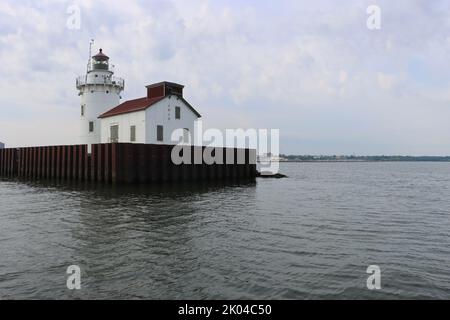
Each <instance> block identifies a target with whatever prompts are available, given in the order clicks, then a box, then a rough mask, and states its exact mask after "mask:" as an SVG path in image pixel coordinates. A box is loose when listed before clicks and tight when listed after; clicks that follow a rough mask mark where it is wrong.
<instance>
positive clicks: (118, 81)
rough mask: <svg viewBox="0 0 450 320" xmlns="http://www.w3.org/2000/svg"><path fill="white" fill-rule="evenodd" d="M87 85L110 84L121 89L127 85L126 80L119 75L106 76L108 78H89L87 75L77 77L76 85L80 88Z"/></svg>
mask: <svg viewBox="0 0 450 320" xmlns="http://www.w3.org/2000/svg"><path fill="white" fill-rule="evenodd" d="M86 85H100V86H101V85H108V86H114V87H117V88H119V89H121V90H123V89H124V87H125V80H124V79H122V78H119V77H113V76H110V77H106V78H100V77H99V78H95V79H92V78H87V77H86V76H80V77H78V78H77V79H76V87H77V89H78V90H80V89H81V88H82V87H84V86H86Z"/></svg>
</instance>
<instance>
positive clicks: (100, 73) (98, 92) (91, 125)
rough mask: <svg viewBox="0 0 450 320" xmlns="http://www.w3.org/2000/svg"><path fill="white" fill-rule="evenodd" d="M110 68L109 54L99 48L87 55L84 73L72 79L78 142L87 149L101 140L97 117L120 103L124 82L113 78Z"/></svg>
mask: <svg viewBox="0 0 450 320" xmlns="http://www.w3.org/2000/svg"><path fill="white" fill-rule="evenodd" d="M91 44H92V43H91ZM89 55H90V54H89ZM112 69H113V68H112V67H111V66H110V64H109V57H108V56H106V55H105V54H104V53H103V52H102V49H100V50H99V52H98V53H97V54H96V55H94V56H92V58H90V61H89V63H88V67H87V72H86V75H84V76H81V77H78V78H77V81H76V85H77V89H78V90H79V94H78V95H79V96H80V97H81V106H80V116H81V120H80V143H81V144H87V145H88V149H89V151H90V149H91V148H90V145H91V144H96V143H100V142H101V137H100V131H101V128H100V120H99V119H98V116H99V115H101V114H103V113H104V112H106V111H108V110H110V109H111V108H114V107H115V106H117V105H119V104H120V93H121V92H122V91H123V89H124V86H125V81H124V80H123V79H121V78H117V77H114V71H113V70H112Z"/></svg>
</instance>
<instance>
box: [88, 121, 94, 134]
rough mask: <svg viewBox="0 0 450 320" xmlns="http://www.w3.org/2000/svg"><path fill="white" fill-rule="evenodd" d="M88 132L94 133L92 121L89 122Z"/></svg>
mask: <svg viewBox="0 0 450 320" xmlns="http://www.w3.org/2000/svg"><path fill="white" fill-rule="evenodd" d="M89 132H94V121H89Z"/></svg>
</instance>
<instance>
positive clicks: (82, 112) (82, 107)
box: [81, 104, 84, 116]
mask: <svg viewBox="0 0 450 320" xmlns="http://www.w3.org/2000/svg"><path fill="white" fill-rule="evenodd" d="M81 116H84V104H82V105H81Z"/></svg>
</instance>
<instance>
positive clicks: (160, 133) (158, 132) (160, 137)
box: [156, 126, 164, 141]
mask: <svg viewBox="0 0 450 320" xmlns="http://www.w3.org/2000/svg"><path fill="white" fill-rule="evenodd" d="M163 130H164V128H163V126H156V140H158V141H163V140H164V132H163Z"/></svg>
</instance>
